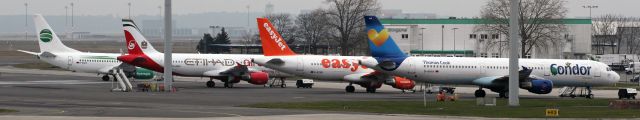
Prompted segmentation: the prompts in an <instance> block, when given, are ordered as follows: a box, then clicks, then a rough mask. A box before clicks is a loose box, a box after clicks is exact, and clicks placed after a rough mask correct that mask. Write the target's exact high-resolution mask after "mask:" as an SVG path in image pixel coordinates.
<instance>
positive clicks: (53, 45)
mask: <svg viewBox="0 0 640 120" xmlns="http://www.w3.org/2000/svg"><path fill="white" fill-rule="evenodd" d="M33 22H34V23H35V27H36V33H38V34H37V37H38V44H39V46H40V52H39V53H36V52H30V51H25V50H18V51H20V52H24V53H28V54H32V55H35V56H37V57H38V59H40V60H42V61H44V62H47V63H49V64H51V65H54V66H57V67H60V68H63V69H67V70H71V71H73V72H86V73H97V74H98V75H104V76H102V80H104V81H109V79H110V78H109V76H108V75H111V74H112V73H113V72H112V70H114V68H117V67H119V66H120V65H121V64H122V62H120V61H118V60H116V57H118V56H120V54H119V53H88V52H80V51H78V50H75V49H73V48H69V47H67V46H66V45H64V43H62V41H61V40H60V38H58V35H57V34H56V33H55V32H54V31H53V29H51V26H49V23H47V21H46V20H45V19H44V17H42V15H40V14H36V15H34V16H33ZM135 72H136V73H138V74H134V75H135V76H134V77H136V78H151V77H153V72H152V71H149V70H146V69H142V68H136V71H135Z"/></svg>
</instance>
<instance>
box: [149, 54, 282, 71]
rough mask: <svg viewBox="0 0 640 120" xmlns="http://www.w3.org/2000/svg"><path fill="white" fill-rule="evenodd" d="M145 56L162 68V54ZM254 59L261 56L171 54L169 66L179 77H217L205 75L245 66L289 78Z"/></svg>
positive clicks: (252, 69) (251, 69)
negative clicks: (170, 65) (252, 60)
mask: <svg viewBox="0 0 640 120" xmlns="http://www.w3.org/2000/svg"><path fill="white" fill-rule="evenodd" d="M146 55H147V56H149V58H151V59H153V61H154V62H156V63H158V64H159V65H160V66H161V67H164V54H163V53H155V54H154V53H151V54H146ZM256 57H262V55H243V54H190V53H173V54H172V59H173V61H172V63H171V64H172V65H173V72H174V73H177V74H179V75H181V76H193V77H200V76H218V75H211V74H207V72H212V71H223V70H227V69H229V68H232V67H236V66H237V65H238V64H240V65H247V67H248V68H249V70H250V71H263V72H267V73H269V76H270V77H287V76H291V75H288V74H284V73H282V72H278V71H275V70H272V69H269V68H266V67H263V66H259V65H257V64H255V63H252V62H251V59H253V58H256ZM144 67H148V66H144ZM221 76H222V75H221Z"/></svg>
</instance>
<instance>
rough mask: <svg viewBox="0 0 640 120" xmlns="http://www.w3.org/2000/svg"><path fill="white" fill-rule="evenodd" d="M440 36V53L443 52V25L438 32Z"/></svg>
mask: <svg viewBox="0 0 640 120" xmlns="http://www.w3.org/2000/svg"><path fill="white" fill-rule="evenodd" d="M440 34H441V35H440V38H441V41H440V44H441V45H440V51H442V52H444V25H442V29H441V30H440Z"/></svg>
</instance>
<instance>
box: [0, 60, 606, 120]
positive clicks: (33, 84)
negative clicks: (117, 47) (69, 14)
mask: <svg viewBox="0 0 640 120" xmlns="http://www.w3.org/2000/svg"><path fill="white" fill-rule="evenodd" d="M207 80H208V79H206V78H195V77H176V82H175V83H174V85H175V87H177V89H178V92H175V93H166V92H110V91H109V90H110V89H111V87H112V84H113V83H111V82H103V81H101V80H100V78H99V76H97V75H95V74H90V73H74V72H70V71H58V70H35V69H21V68H13V67H10V66H2V67H0V96H2V97H1V98H0V108H5V109H15V110H19V111H20V112H17V113H9V114H4V115H5V116H1V117H0V119H2V118H6V119H38V117H37V116H62V117H61V118H59V119H67V118H65V117H64V116H80V117H81V118H79V119H82V118H85V119H89V118H91V117H107V118H109V117H133V118H138V117H145V118H148V117H151V118H196V119H200V118H209V117H232V118H233V119H276V118H292V119H293V118H295V117H301V116H303V117H304V116H307V117H313V116H315V118H318V117H319V116H323V117H326V116H331V118H334V117H335V118H336V119H338V118H340V119H345V118H352V119H363V118H380V117H384V118H390V119H391V118H393V119H420V118H422V119H424V118H425V117H428V118H440V117H443V116H436V117H434V116H411V115H382V114H373V113H344V112H330V111H311V110H285V109H262V108H245V107H237V106H239V105H247V104H254V103H263V102H304V101H328V100H338V101H339V100H345V101H352V100H397V101H403V100H408V101H419V100H422V94H421V93H419V92H418V93H410V92H408V93H402V92H400V90H397V89H393V88H391V87H390V86H386V85H383V87H382V88H381V89H380V90H378V93H374V94H371V93H365V91H364V89H363V88H361V87H356V93H345V92H344V87H345V86H346V85H347V84H346V83H341V82H323V81H317V80H316V84H315V85H314V88H312V89H305V88H295V87H294V86H295V84H294V83H293V81H287V84H288V86H289V87H287V88H265V87H263V86H261V85H251V84H248V83H246V82H241V84H237V85H235V88H206V87H205V85H204V82H205V81H207ZM216 85H217V86H218V87H220V86H221V85H222V84H221V83H220V82H219V81H217V84H216ZM457 89H458V90H457V91H456V92H457V93H459V96H460V97H461V98H462V99H472V98H473V95H472V94H469V93H472V92H473V90H475V89H476V88H473V87H458V88H457ZM525 92H526V91H525ZM605 92H606V91H605ZM491 95H494V94H489V96H491ZM434 96H435V95H433V94H428V95H427V100H429V101H432V100H434ZM494 96H495V95H494ZM597 96H599V95H597ZM522 98H546V99H556V98H557V96H554V95H530V94H523V96H522ZM576 99H579V98H576ZM6 115H10V116H6ZM352 115H358V116H367V117H358V118H355V117H344V116H352ZM86 117H88V118H86ZM53 118H58V117H53ZM133 118H132V119H133ZM460 119H469V118H465V117H460Z"/></svg>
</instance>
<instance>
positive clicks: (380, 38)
mask: <svg viewBox="0 0 640 120" xmlns="http://www.w3.org/2000/svg"><path fill="white" fill-rule="evenodd" d="M367 35H368V36H369V40H371V42H373V44H375V45H376V46H378V47H380V46H381V45H382V44H384V42H386V41H387V38H389V32H388V30H387V29H382V31H380V32H377V31H376V30H375V29H370V30H369V31H368V32H367Z"/></svg>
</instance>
